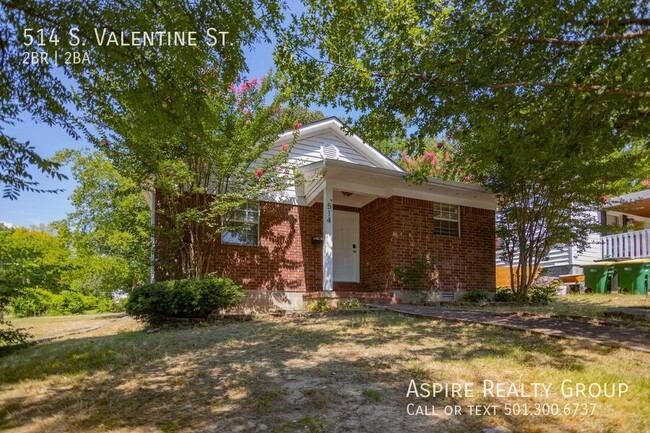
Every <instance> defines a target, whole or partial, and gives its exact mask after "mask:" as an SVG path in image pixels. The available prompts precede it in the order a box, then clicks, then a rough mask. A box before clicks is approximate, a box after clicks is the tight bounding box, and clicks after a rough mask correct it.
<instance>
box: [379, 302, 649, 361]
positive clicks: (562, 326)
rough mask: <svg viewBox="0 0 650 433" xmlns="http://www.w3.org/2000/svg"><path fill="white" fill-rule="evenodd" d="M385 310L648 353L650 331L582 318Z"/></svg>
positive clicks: (396, 307) (409, 308) (426, 309)
mask: <svg viewBox="0 0 650 433" xmlns="http://www.w3.org/2000/svg"><path fill="white" fill-rule="evenodd" d="M386 309H387V310H390V311H395V312H397V313H403V314H410V315H413V316H422V317H431V318H435V319H444V320H455V321H459V322H472V323H482V324H486V325H496V326H503V327H506V328H511V329H518V330H521V331H530V332H537V333H540V334H545V335H550V336H553V337H560V338H571V339H575V340H585V341H590V342H593V343H597V344H604V345H607V346H614V347H625V348H627V349H631V350H637V351H640V352H648V353H650V331H648V330H645V329H642V328H623V327H616V326H608V325H601V324H597V323H593V322H586V321H581V320H571V319H558V318H553V317H542V316H530V315H517V314H516V313H490V312H484V311H462V310H447V309H442V308H433V307H423V306H417V305H405V304H398V305H390V306H386Z"/></svg>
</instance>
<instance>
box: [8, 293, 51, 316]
mask: <svg viewBox="0 0 650 433" xmlns="http://www.w3.org/2000/svg"><path fill="white" fill-rule="evenodd" d="M52 302H53V296H52V294H51V293H50V292H48V291H47V290H41V289H34V290H30V291H29V292H27V293H25V294H23V295H21V296H18V297H16V298H14V299H12V300H11V307H12V309H13V314H14V316H17V317H32V316H43V315H45V314H48V312H49V310H50V309H51V308H52Z"/></svg>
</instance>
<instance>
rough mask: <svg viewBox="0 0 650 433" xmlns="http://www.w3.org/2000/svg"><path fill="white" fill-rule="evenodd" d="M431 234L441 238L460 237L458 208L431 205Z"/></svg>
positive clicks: (438, 204) (446, 205) (439, 204)
mask: <svg viewBox="0 0 650 433" xmlns="http://www.w3.org/2000/svg"><path fill="white" fill-rule="evenodd" d="M433 233H434V234H436V235H443V236H456V237H458V236H460V218H459V216H458V206H453V205H449V204H442V203H434V204H433Z"/></svg>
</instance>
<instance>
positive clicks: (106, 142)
mask: <svg viewBox="0 0 650 433" xmlns="http://www.w3.org/2000/svg"><path fill="white" fill-rule="evenodd" d="M99 145H100V146H102V147H104V146H108V141H106V140H102V141H100V142H99Z"/></svg>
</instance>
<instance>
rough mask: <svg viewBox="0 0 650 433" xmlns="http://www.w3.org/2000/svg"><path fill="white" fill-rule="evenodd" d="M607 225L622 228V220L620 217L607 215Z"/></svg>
mask: <svg viewBox="0 0 650 433" xmlns="http://www.w3.org/2000/svg"><path fill="white" fill-rule="evenodd" d="M607 225H611V226H620V225H621V223H620V218H619V217H618V215H607Z"/></svg>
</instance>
